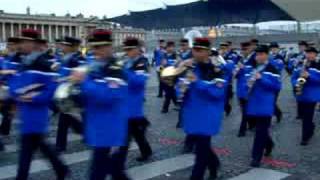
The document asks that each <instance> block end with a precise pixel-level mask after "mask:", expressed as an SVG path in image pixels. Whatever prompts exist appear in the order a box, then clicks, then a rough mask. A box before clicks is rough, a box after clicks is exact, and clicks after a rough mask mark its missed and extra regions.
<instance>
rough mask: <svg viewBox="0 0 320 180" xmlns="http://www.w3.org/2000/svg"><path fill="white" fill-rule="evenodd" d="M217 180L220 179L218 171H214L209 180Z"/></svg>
mask: <svg viewBox="0 0 320 180" xmlns="http://www.w3.org/2000/svg"><path fill="white" fill-rule="evenodd" d="M217 178H218V173H217V171H213V172H211V171H210V175H209V177H208V180H216V179H217Z"/></svg>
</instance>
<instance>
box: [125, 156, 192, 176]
mask: <svg viewBox="0 0 320 180" xmlns="http://www.w3.org/2000/svg"><path fill="white" fill-rule="evenodd" d="M193 162H194V156H193V155H191V154H184V155H180V156H176V157H174V158H170V159H164V160H161V161H155V162H152V163H148V164H145V165H142V166H137V167H133V168H130V169H129V170H128V174H129V176H130V177H131V178H132V179H135V180H147V179H150V178H154V177H157V176H160V175H162V174H166V173H169V172H174V171H177V170H182V169H186V168H188V167H191V166H192V165H193Z"/></svg>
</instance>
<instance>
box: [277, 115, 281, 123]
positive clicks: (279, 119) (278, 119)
mask: <svg viewBox="0 0 320 180" xmlns="http://www.w3.org/2000/svg"><path fill="white" fill-rule="evenodd" d="M281 120H282V113H280V114H278V115H277V123H280V122H281Z"/></svg>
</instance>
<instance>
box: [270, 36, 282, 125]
mask: <svg viewBox="0 0 320 180" xmlns="http://www.w3.org/2000/svg"><path fill="white" fill-rule="evenodd" d="M269 48H270V55H271V59H270V63H271V64H272V65H274V67H276V68H277V70H278V71H279V72H280V74H281V72H282V71H283V69H284V66H285V62H284V58H285V57H284V56H282V55H281V54H280V46H279V44H278V43H277V42H272V43H270V46H269ZM279 93H280V92H278V94H277V96H276V101H275V105H274V106H275V111H274V113H275V116H276V118H277V122H278V123H279V122H280V121H281V120H282V111H281V109H280V107H279V105H278V104H277V102H278V99H279Z"/></svg>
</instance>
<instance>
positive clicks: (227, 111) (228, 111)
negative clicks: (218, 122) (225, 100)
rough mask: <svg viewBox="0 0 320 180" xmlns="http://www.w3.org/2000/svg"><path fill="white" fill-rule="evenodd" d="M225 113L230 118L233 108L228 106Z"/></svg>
mask: <svg viewBox="0 0 320 180" xmlns="http://www.w3.org/2000/svg"><path fill="white" fill-rule="evenodd" d="M224 112H225V113H226V116H229V115H230V114H231V112H232V107H231V105H228V106H227V107H226V108H225V110H224Z"/></svg>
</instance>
